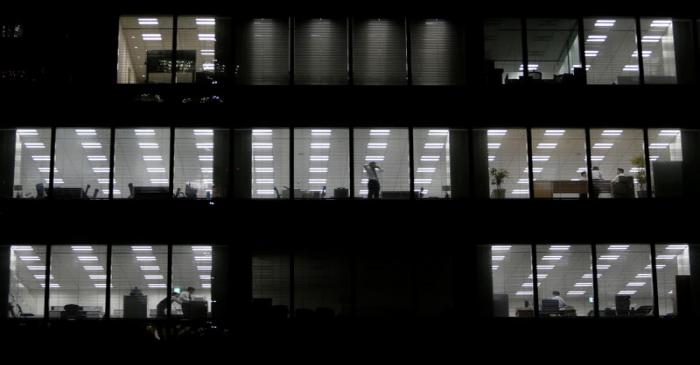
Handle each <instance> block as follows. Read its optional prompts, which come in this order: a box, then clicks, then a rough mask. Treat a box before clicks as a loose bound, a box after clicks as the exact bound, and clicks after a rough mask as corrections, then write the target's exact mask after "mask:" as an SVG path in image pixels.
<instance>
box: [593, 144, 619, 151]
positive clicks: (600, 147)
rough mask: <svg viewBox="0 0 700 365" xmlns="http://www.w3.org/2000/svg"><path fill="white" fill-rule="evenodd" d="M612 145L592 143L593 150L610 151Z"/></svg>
mask: <svg viewBox="0 0 700 365" xmlns="http://www.w3.org/2000/svg"><path fill="white" fill-rule="evenodd" d="M614 145H615V144H614V143H594V144H593V149H598V150H599V149H611V148H613V146H614Z"/></svg>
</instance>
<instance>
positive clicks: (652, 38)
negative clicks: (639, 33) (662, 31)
mask: <svg viewBox="0 0 700 365" xmlns="http://www.w3.org/2000/svg"><path fill="white" fill-rule="evenodd" d="M661 38H662V37H661V36H660V35H645V36H643V37H642V43H659V42H661Z"/></svg>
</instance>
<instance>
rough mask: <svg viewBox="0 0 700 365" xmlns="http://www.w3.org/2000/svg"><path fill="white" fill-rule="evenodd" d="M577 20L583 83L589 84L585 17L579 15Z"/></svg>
mask: <svg viewBox="0 0 700 365" xmlns="http://www.w3.org/2000/svg"><path fill="white" fill-rule="evenodd" d="M576 21H577V22H578V57H579V58H580V59H581V69H582V70H581V72H582V74H583V84H587V83H588V73H587V72H586V48H585V44H586V42H584V40H583V39H584V37H585V32H584V29H583V27H584V23H583V18H582V17H579V18H578V19H577V20H576Z"/></svg>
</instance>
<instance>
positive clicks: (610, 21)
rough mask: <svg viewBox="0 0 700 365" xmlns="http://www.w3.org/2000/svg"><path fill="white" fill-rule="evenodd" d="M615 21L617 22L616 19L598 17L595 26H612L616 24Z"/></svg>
mask: <svg viewBox="0 0 700 365" xmlns="http://www.w3.org/2000/svg"><path fill="white" fill-rule="evenodd" d="M615 22H617V20H615V19H598V20H596V21H595V23H594V24H593V26H594V27H598V28H610V27H614V26H615Z"/></svg>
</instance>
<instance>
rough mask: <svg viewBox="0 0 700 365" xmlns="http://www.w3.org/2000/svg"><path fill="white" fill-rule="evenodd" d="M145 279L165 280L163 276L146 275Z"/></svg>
mask: <svg viewBox="0 0 700 365" xmlns="http://www.w3.org/2000/svg"><path fill="white" fill-rule="evenodd" d="M143 278H144V279H146V280H163V275H160V274H158V275H144V276H143Z"/></svg>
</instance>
